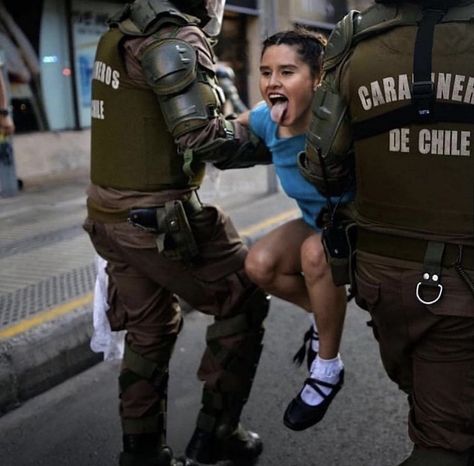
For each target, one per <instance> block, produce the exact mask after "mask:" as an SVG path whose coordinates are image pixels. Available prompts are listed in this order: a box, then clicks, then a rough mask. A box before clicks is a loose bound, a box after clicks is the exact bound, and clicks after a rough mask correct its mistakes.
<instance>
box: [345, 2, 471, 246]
mask: <svg viewBox="0 0 474 466" xmlns="http://www.w3.org/2000/svg"><path fill="white" fill-rule="evenodd" d="M411 8H412V7H411ZM417 29H418V28H417V27H416V25H413V26H412V25H406V26H400V27H396V28H393V29H390V30H384V31H383V32H384V34H380V35H378V34H376V35H371V36H368V37H367V38H365V39H364V40H362V41H360V42H359V43H358V44H357V46H356V47H355V48H354V50H353V53H352V56H351V58H350V66H349V69H348V73H349V79H348V81H349V82H350V84H349V85H350V89H349V92H348V95H350V96H351V100H350V102H349V108H350V118H351V121H352V123H353V125H354V126H355V127H359V129H360V127H362V128H363V127H364V123H366V122H369V121H370V122H371V123H373V122H375V121H378V125H379V126H380V125H381V126H380V127H383V126H384V125H385V123H386V122H387V121H388V124H387V125H386V127H385V129H384V130H383V131H374V130H373V128H371V129H370V130H369V131H366V132H365V134H364V135H363V137H356V138H355V139H356V141H355V143H354V148H355V154H356V177H357V201H356V209H357V214H358V216H359V218H360V219H361V220H362V221H363V223H365V224H371V225H378V226H381V227H384V228H388V229H390V228H394V229H396V230H397V231H398V232H399V234H404V233H403V231H405V232H412V233H413V232H414V233H422V234H423V233H425V234H428V233H430V234H434V235H438V236H441V237H444V238H446V239H447V240H449V239H451V240H452V239H453V238H455V239H456V240H457V241H459V242H463V240H466V241H467V242H468V243H471V244H472V242H473V239H474V148H473V146H474V65H473V63H474V25H473V24H472V23H469V22H460V21H455V22H445V21H444V22H442V23H439V24H437V25H436V27H435V32H434V41H433V51H432V62H431V82H433V84H434V86H433V96H434V98H435V101H434V105H438V104H440V103H441V104H443V105H445V104H448V106H449V108H450V109H451V110H452V113H453V116H452V117H449V118H448V117H446V118H445V120H443V115H444V114H443V112H439V113H438V114H436V118H426V119H425V120H424V121H423V120H419V121H416V120H415V121H409V120H407V119H406V118H401V119H400V122H399V124H397V122H394V119H393V117H394V115H396V114H397V111H398V110H399V109H402V108H404V107H407V106H410V105H411V102H412V83H413V75H412V73H413V62H414V48H415V47H414V46H415V41H416V35H417ZM381 32H382V31H381ZM369 62H370V71H369V70H368V68H367V63H369ZM447 113H448V112H446V114H447ZM456 113H459V114H460V115H461V114H462V116H463V117H462V118H456ZM466 115H471V117H467V118H466ZM369 126H370V125H369Z"/></svg>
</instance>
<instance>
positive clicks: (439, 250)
mask: <svg viewBox="0 0 474 466" xmlns="http://www.w3.org/2000/svg"><path fill="white" fill-rule="evenodd" d="M444 249H445V244H444V243H439V242H436V241H429V242H428V245H427V246H426V252H425V259H424V262H423V276H422V279H421V281H419V282H418V284H417V285H416V297H417V299H418V301H420V303H422V304H426V305H428V306H429V305H431V304H434V303H436V302H438V301H439V300H440V299H441V296H442V295H443V285H442V284H441V268H442V263H443V254H444ZM423 287H428V288H437V289H438V294H437V296H436V297H435V298H434V299H431V300H426V299H424V298H423V297H422V296H421V291H422V288H423Z"/></svg>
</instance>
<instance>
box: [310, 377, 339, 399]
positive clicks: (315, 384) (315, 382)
mask: <svg viewBox="0 0 474 466" xmlns="http://www.w3.org/2000/svg"><path fill="white" fill-rule="evenodd" d="M304 383H305V385H309V386H310V387H311V388H312V389H313V390H315V391H316V392H317V393H319V395H321V397H323V398H324V399H326V398H327V397H329V396H330V395H331V393H332V391H331V392H329V393H324V392H323V391H322V390H321V388H320V387H327V388H330V389H331V390H334V389H336V388H340V386H341V379H340V378H339V381H338V382H337V383H329V382H325V381H324V380H319V379H316V378H314V377H308V378H307V379H306V380H305V382H304ZM303 390H304V387H303Z"/></svg>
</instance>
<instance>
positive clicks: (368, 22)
mask: <svg viewBox="0 0 474 466" xmlns="http://www.w3.org/2000/svg"><path fill="white" fill-rule="evenodd" d="M421 17H422V10H421V8H420V6H419V5H416V4H415V3H409V2H406V3H404V4H403V6H401V5H399V4H397V3H389V4H381V3H376V4H375V5H373V6H372V7H370V8H368V9H367V10H365V11H364V12H363V13H362V14H361V15H360V17H359V18H358V21H357V23H356V25H355V32H354V41H355V42H357V41H359V40H362V39H364V38H366V37H368V36H372V35H376V34H380V33H381V32H383V31H386V30H388V29H391V28H394V27H399V26H410V25H416V24H417V23H418V21H419V20H420V19H421Z"/></svg>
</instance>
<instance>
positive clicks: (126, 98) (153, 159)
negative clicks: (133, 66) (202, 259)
mask: <svg viewBox="0 0 474 466" xmlns="http://www.w3.org/2000/svg"><path fill="white" fill-rule="evenodd" d="M124 37H125V36H124V34H123V33H122V32H121V31H120V30H119V29H118V28H116V27H112V28H111V29H110V30H109V31H108V32H107V33H105V35H104V36H103V37H102V38H101V40H100V42H99V45H98V49H97V55H96V61H95V64H94V71H93V76H92V78H93V79H92V146H91V158H92V159H91V179H92V182H93V183H94V184H97V185H99V186H105V187H112V188H117V189H131V190H137V191H157V190H161V189H181V188H186V187H194V186H198V185H199V184H200V183H201V181H202V178H203V176H204V165H202V166H201V167H200V169H199V170H197V173H196V175H195V176H194V177H193V178H189V177H188V176H187V175H185V174H184V173H183V170H182V166H183V157H182V156H181V155H179V154H178V153H177V150H176V145H175V143H174V141H173V138H172V136H171V134H170V133H169V132H168V130H167V128H166V124H165V121H164V116H163V114H162V112H161V110H160V106H159V104H158V101H157V98H156V95H155V93H154V92H153V90H152V89H150V88H145V87H139V86H137V84H135V83H134V82H132V81H131V80H130V79H129V78H128V75H127V71H126V69H125V66H124V64H123V61H122V58H121V55H120V42H121V41H122V40H123V38H124Z"/></svg>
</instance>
